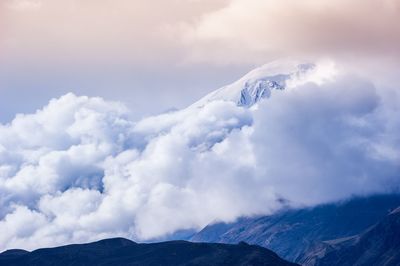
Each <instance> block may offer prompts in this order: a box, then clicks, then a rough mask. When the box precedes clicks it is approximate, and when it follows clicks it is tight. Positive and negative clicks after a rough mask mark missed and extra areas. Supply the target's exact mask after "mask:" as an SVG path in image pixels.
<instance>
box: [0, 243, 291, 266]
mask: <svg viewBox="0 0 400 266" xmlns="http://www.w3.org/2000/svg"><path fill="white" fill-rule="evenodd" d="M0 265H7V266H19V265H21V266H22V265H23V266H25V265H31V266H34V265H40V266H46V265H57V266H67V265H71V266H72V265H103V266H106V265H113V266H116V265H124V266H128V265H138V266H139V265H140V266H151V265H163V266H169V265H171V266H184V265H188V266H189V265H191V266H196V265H198V266H200V265H204V266H206V265H207V266H209V265H213V266H218V265H221V266H222V265H226V266H235V265H238V266H239V265H243V266H244V265H246V266H251V265H254V266H256V265H257V266H259V265H260V266H261V265H265V266H268V265H270V266H292V265H293V266H294V265H297V264H293V263H290V262H287V261H285V260H283V259H281V258H279V257H278V255H276V254H275V253H274V252H272V251H269V250H267V249H265V248H262V247H259V246H254V245H248V244H246V243H240V244H238V245H227V244H211V243H191V242H186V241H170V242H161V243H153V244H138V243H135V242H133V241H130V240H127V239H124V238H114V239H106V240H101V241H98V242H94V243H89V244H79V245H68V246H62V247H56V248H46V249H38V250H35V251H32V252H28V251H24V250H9V251H5V252H3V253H1V254H0Z"/></svg>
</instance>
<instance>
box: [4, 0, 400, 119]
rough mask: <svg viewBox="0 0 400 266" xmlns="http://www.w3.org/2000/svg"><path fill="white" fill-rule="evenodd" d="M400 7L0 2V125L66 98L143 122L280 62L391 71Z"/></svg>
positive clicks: (288, 0) (391, 2)
mask: <svg viewBox="0 0 400 266" xmlns="http://www.w3.org/2000/svg"><path fill="white" fill-rule="evenodd" d="M399 5H400V4H399V1H398V0H383V1H378V0H355V1H351V2H350V3H349V1H344V0H339V1H329V0H325V1H318V0H302V1H292V0H283V1H276V0H267V1H260V0H249V1H245V0H212V1H211V0H168V1H157V0H150V1H143V0H114V1H111V0H101V1H95V0H85V1H79V0H69V1H67V0H1V2H0V15H1V16H0V70H1V71H0V92H1V97H0V121H2V122H9V121H10V120H11V119H12V118H13V117H14V115H15V113H20V112H32V111H34V110H36V109H37V108H39V107H40V106H43V105H44V104H45V103H46V102H47V101H48V99H50V98H52V97H59V96H61V95H63V94H65V93H67V92H70V91H72V92H74V93H76V94H78V95H91V96H103V97H105V98H107V99H111V100H119V101H123V102H125V103H126V104H128V105H129V106H130V107H131V109H132V110H134V112H133V113H134V114H135V115H136V116H137V117H143V116H145V115H148V114H156V113H160V112H163V111H165V110H169V109H171V108H182V107H185V106H187V105H189V104H190V103H191V102H193V101H195V100H196V99H198V98H199V97H201V96H203V95H205V94H206V93H208V92H210V91H212V90H214V89H216V88H218V87H220V86H223V85H225V84H227V83H230V82H232V81H234V80H236V79H238V78H239V77H240V76H242V75H243V74H244V73H246V72H248V71H249V70H251V69H253V68H254V67H256V66H259V65H261V64H264V63H266V62H269V61H271V60H274V59H278V58H280V57H288V56H295V57H299V56H305V57H307V58H309V57H320V56H335V57H340V58H341V59H346V60H347V61H349V62H353V63H354V62H360V61H366V58H368V60H367V61H368V62H367V63H366V62H362V63H360V65H362V66H364V67H365V66H370V67H372V68H373V67H376V68H377V69H378V70H379V69H381V67H380V66H378V67H377V65H379V64H377V63H375V62H372V60H371V59H376V60H379V61H385V63H384V64H385V65H387V64H389V63H390V64H397V62H398V61H399V52H398V49H399V48H398V47H399V46H398V43H399V38H400V37H399V36H400V26H399V23H398V17H399V13H400V11H399V10H400V7H399ZM386 61H389V63H386ZM380 64H383V63H380ZM394 75H395V74H394ZM21 95H23V96H24V97H21ZM25 98H28V99H29V101H26V100H25ZM149 100H151V101H152V103H153V104H148V101H149Z"/></svg>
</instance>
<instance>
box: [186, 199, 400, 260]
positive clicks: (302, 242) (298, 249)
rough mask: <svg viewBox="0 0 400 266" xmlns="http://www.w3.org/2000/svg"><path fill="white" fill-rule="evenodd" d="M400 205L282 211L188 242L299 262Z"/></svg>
mask: <svg viewBox="0 0 400 266" xmlns="http://www.w3.org/2000/svg"><path fill="white" fill-rule="evenodd" d="M399 205H400V195H380V196H372V197H368V198H355V199H352V200H349V201H346V202H341V203H336V204H327V205H322V206H317V207H314V208H306V209H298V210H284V211H281V212H279V213H277V214H274V215H270V216H263V217H256V218H242V219H239V220H238V221H236V222H234V223H231V224H224V223H217V224H212V225H209V226H207V227H205V228H204V229H203V230H201V231H200V232H199V233H197V234H195V235H194V236H193V237H192V238H191V239H190V240H192V241H202V242H217V243H238V242H240V241H246V242H247V243H251V244H257V245H260V246H263V247H266V248H269V249H271V250H273V251H275V252H276V253H277V254H278V255H280V256H281V257H283V258H285V259H287V260H289V261H294V262H303V261H304V259H305V257H308V256H309V252H310V251H311V250H315V247H316V246H318V245H320V244H323V245H325V244H324V241H326V240H331V239H338V238H346V237H350V236H353V235H356V234H359V233H360V232H363V231H364V230H366V229H368V228H369V227H371V226H373V225H374V224H375V223H377V222H379V221H380V220H381V219H382V218H384V217H385V216H386V215H387V214H388V213H389V212H390V211H392V210H393V209H395V208H396V207H397V206H399Z"/></svg>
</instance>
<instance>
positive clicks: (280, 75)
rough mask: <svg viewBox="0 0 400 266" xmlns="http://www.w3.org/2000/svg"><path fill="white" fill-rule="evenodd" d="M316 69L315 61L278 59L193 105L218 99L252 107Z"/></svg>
mask: <svg viewBox="0 0 400 266" xmlns="http://www.w3.org/2000/svg"><path fill="white" fill-rule="evenodd" d="M314 69H315V64H313V63H302V62H299V61H294V60H278V61H274V62H271V63H268V64H265V65H263V66H261V67H259V68H256V69H254V70H252V71H250V72H249V73H248V74H246V75H245V76H243V77H242V78H241V79H239V80H238V81H236V82H234V83H232V84H230V85H227V86H224V87H222V88H220V89H218V90H216V91H213V92H211V93H210V94H208V95H206V96H205V97H203V98H202V99H200V100H199V101H197V102H195V103H194V104H192V105H191V107H202V106H204V105H205V104H207V103H209V102H212V101H216V100H223V101H232V102H235V103H236V104H237V105H238V106H243V107H251V106H252V105H254V104H255V103H257V102H259V101H260V100H261V99H264V98H269V97H270V96H271V94H272V93H273V91H276V90H283V89H285V88H286V87H287V85H288V84H287V83H288V81H289V80H291V79H293V78H301V76H304V75H305V74H307V73H309V72H310V71H311V70H314Z"/></svg>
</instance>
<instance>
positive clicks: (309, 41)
mask: <svg viewBox="0 0 400 266" xmlns="http://www.w3.org/2000/svg"><path fill="white" fill-rule="evenodd" d="M0 1H1V2H0V26H1V28H0V250H4V249H8V248H25V249H29V250H32V249H35V248H38V247H48V246H56V245H63V244H67V243H82V242H87V241H94V240H98V239H102V238H106V237H115V236H122V237H127V238H130V239H133V240H136V241H151V240H154V239H160V238H163V237H168V236H171V235H172V234H174V233H175V232H177V231H180V230H193V229H194V230H200V229H201V228H202V227H204V226H206V225H207V224H209V223H212V222H216V221H224V222H232V221H234V220H235V219H237V218H239V217H242V216H252V215H265V214H270V213H273V212H275V211H277V210H279V209H281V208H284V207H287V206H290V207H304V206H315V205H317V204H321V203H327V202H334V201H338V200H345V199H348V198H350V197H353V196H366V195H371V194H375V193H392V192H398V191H399V189H400V180H399V173H400V152H399V151H400V138H399V136H400V91H399V88H398V84H399V82H400V78H399V77H400V75H399V74H400V73H399V69H400V68H399V66H400V51H399V49H400V48H399V47H400V23H398V22H399V18H400V1H397V0H379V1H378V0H353V1H351V2H349V1H344V0H335V1H333V0H332V1H329V0H325V1H321V0H301V1H294V0H264V1H261V0H213V1H211V0H168V1H164V0H163V1H161V0H159V1H156V0H150V1H149V0H147V1H137V0H129V1H128V0H112V1H111V0H100V1H99V0H84V1H82V0H0ZM282 58H284V59H282ZM294 58H295V60H294ZM271 62H272V63H271ZM298 62H303V63H307V65H309V66H313V67H311V68H307V70H304V64H300V65H299V64H298ZM264 64H266V65H264ZM262 65H264V66H262ZM259 66H262V67H259ZM256 67H259V68H257V69H256V70H254V71H252V72H250V73H249V74H247V75H245V74H246V73H247V72H248V71H250V70H252V69H254V68H256ZM244 75H245V76H244ZM242 76H244V77H243V78H241V77H242ZM240 78H241V79H240ZM277 78H278V79H279V80H281V82H283V83H282V84H283V85H284V86H285V89H284V90H273V89H270V88H269V89H268V91H267V93H266V95H268V97H267V99H265V100H263V101H260V102H259V103H257V104H255V105H254V106H251V107H249V108H245V107H243V106H238V104H237V102H235V101H234V100H233V101H232V100H231V99H230V98H229V97H226V95H225V94H223V93H222V96H221V94H218V93H217V94H213V95H212V97H210V98H206V100H204V99H203V100H202V101H200V102H197V101H198V100H199V99H200V98H202V97H203V96H204V95H206V94H208V93H209V92H212V91H214V90H215V89H218V88H219V87H222V86H225V85H227V84H230V83H232V82H234V81H236V80H238V81H237V82H235V83H232V85H229V86H227V87H225V88H224V89H223V91H224V92H226V91H235V90H236V89H237V88H239V89H241V88H244V87H246V88H260V86H265V84H267V85H268V84H270V83H268V82H267V81H269V80H271V79H277ZM268 86H269V85H268ZM239 93H240V90H239ZM228 94H229V95H230V94H231V93H228ZM238 96H239V95H238ZM218 97H220V98H218ZM228 98H229V99H228ZM207 99H213V100H212V101H209V100H207ZM195 102H196V103H195ZM193 103H194V104H193ZM187 106H189V107H187ZM185 107H187V108H185Z"/></svg>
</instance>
